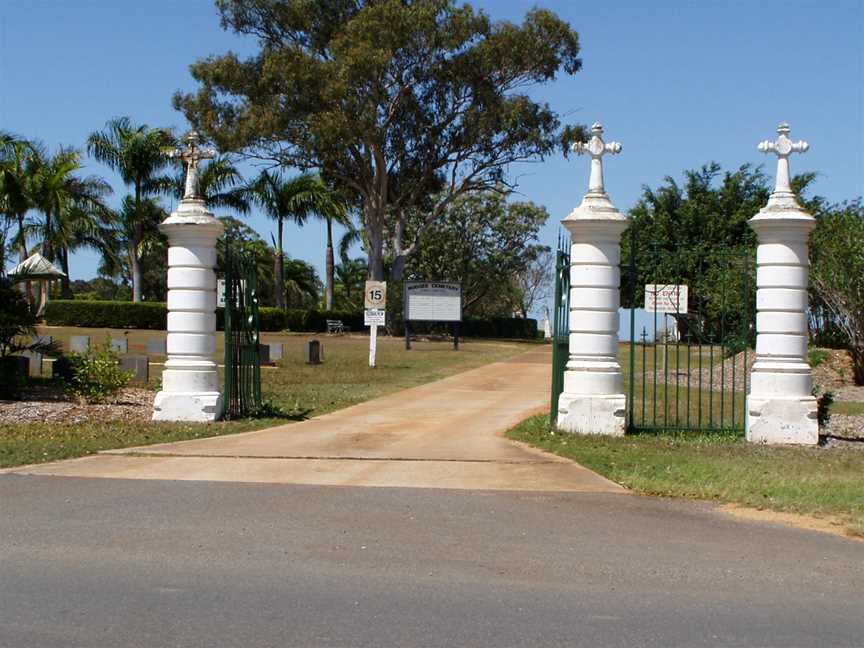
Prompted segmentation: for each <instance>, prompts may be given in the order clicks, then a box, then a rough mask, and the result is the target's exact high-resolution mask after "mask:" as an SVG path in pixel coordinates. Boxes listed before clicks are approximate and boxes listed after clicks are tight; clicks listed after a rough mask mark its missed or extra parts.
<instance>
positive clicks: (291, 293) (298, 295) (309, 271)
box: [283, 259, 321, 308]
mask: <svg viewBox="0 0 864 648" xmlns="http://www.w3.org/2000/svg"><path fill="white" fill-rule="evenodd" d="M283 276H284V277H285V284H284V285H285V298H286V300H287V304H288V306H289V307H291V308H315V307H316V306H317V305H318V296H319V295H320V294H321V280H320V279H319V278H318V273H317V272H315V268H314V267H313V266H311V265H310V264H308V263H306V262H305V261H301V260H300V259H286V260H285V272H284V275H283Z"/></svg>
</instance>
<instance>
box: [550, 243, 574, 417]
mask: <svg viewBox="0 0 864 648" xmlns="http://www.w3.org/2000/svg"><path fill="white" fill-rule="evenodd" d="M569 355H570V236H569V235H567V234H559V235H558V249H557V251H556V253H555V303H554V310H553V316H552V402H551V406H550V408H549V421H550V423H551V424H552V425H555V423H556V421H557V420H558V398H559V397H560V396H561V392H562V391H564V370H565V369H566V368H567V359H568V357H569Z"/></svg>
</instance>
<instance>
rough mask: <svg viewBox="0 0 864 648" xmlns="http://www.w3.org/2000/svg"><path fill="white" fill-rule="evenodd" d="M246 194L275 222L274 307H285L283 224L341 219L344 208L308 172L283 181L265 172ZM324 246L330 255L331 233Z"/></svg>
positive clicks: (282, 177) (277, 173)
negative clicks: (316, 218) (317, 218)
mask: <svg viewBox="0 0 864 648" xmlns="http://www.w3.org/2000/svg"><path fill="white" fill-rule="evenodd" d="M248 195H249V196H250V199H251V200H252V201H253V202H254V203H256V204H257V205H258V206H259V207H260V208H261V209H262V210H263V211H264V213H265V214H266V215H267V216H268V217H269V218H272V219H273V220H275V221H276V237H275V240H274V244H275V248H276V255H275V256H276V259H275V263H274V266H273V267H274V270H275V272H274V275H275V280H276V306H277V307H279V308H285V290H286V288H285V286H286V284H285V268H286V262H285V251H284V247H283V243H284V241H283V238H284V236H283V232H284V228H285V221H286V220H291V221H293V222H295V223H297V224H298V225H301V226H302V225H304V224H305V223H306V221H307V219H309V218H310V217H313V216H321V217H324V218H326V217H329V218H331V219H332V218H341V217H342V216H341V215H342V214H344V211H343V210H344V208H343V207H342V205H341V203H340V202H339V200H338V198H337V197H336V196H335V194H334V193H333V192H332V191H330V189H328V188H327V186H326V185H325V184H324V183H323V182H322V181H321V178H320V177H318V176H317V175H314V174H311V173H303V174H300V175H298V176H294V177H293V178H285V177H284V176H283V175H282V174H281V173H279V172H271V171H269V170H266V169H265V170H264V171H262V172H261V174H260V175H259V176H258V177H257V178H255V180H254V181H253V182H252V183H251V184H250V185H249V186H248ZM328 231H329V223H328ZM328 245H329V250H330V254H331V255H332V234H331V235H330V238H328ZM331 264H332V261H331ZM331 281H332V280H331Z"/></svg>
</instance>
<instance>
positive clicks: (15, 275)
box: [6, 252, 66, 316]
mask: <svg viewBox="0 0 864 648" xmlns="http://www.w3.org/2000/svg"><path fill="white" fill-rule="evenodd" d="M6 275H7V276H8V277H9V278H11V279H12V281H14V282H15V283H20V282H22V281H38V282H39V309H38V310H37V311H36V314H37V316H40V315H42V313H43V312H44V310H45V304H47V303H48V293H49V292H50V291H51V282H52V281H55V280H57V279H60V278H61V277H65V276H66V273H65V272H63V271H62V270H61V269H60V268H58V267H57V266H55V265H54V264H53V263H51V262H50V261H49V260H48V259H46V258H45V257H44V256H42V255H41V254H39V253H38V252H34V253H33V254H31V255H30V256H29V257H27V258H26V259H25V260H24V261H22V262H21V263H19V264H18V265H17V266H15V267H14V268H12V269H11V270H10V271H9V272H7V273H6Z"/></svg>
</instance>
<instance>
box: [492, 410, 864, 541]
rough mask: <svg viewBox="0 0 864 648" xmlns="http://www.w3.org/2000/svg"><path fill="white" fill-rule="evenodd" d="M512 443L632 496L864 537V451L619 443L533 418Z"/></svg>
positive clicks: (692, 441)
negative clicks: (740, 508)
mask: <svg viewBox="0 0 864 648" xmlns="http://www.w3.org/2000/svg"><path fill="white" fill-rule="evenodd" d="M508 436H509V437H510V438H511V439H516V440H519V441H523V442H526V443H528V444H530V445H533V446H536V447H538V448H542V449H544V450H548V451H550V452H553V453H555V454H558V455H561V456H563V457H567V458H569V459H573V460H574V461H577V462H579V463H580V464H582V465H584V466H586V467H588V468H590V469H592V470H595V471H596V472H598V473H600V474H601V475H604V476H606V477H608V478H609V479H611V480H612V481H615V482H617V483H619V484H621V485H622V486H626V487H627V488H629V489H632V490H634V491H635V492H637V493H643V494H647V495H662V496H670V497H686V498H697V499H705V500H714V501H718V502H724V503H736V504H742V505H745V506H749V507H754V508H759V509H768V510H773V511H786V512H791V513H799V514H803V515H810V516H814V517H821V518H826V519H829V520H832V521H837V522H839V523H840V524H842V525H844V526H845V527H846V529H847V530H848V532H849V533H851V534H856V535H864V451H861V450H857V449H843V448H795V447H766V446H759V445H752V444H748V443H746V442H745V441H744V439H743V438H742V437H741V436H740V435H738V434H733V433H728V432H724V433H718V432H714V433H687V434H674V433H667V434H639V435H633V436H627V437H623V438H618V437H605V436H581V435H570V434H562V433H553V432H552V429H551V428H550V427H549V423H548V417H546V416H535V417H532V418H530V419H528V420H526V421H524V422H523V423H521V424H520V425H518V426H517V427H515V428H514V429H512V430H510V431H509V432H508Z"/></svg>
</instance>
